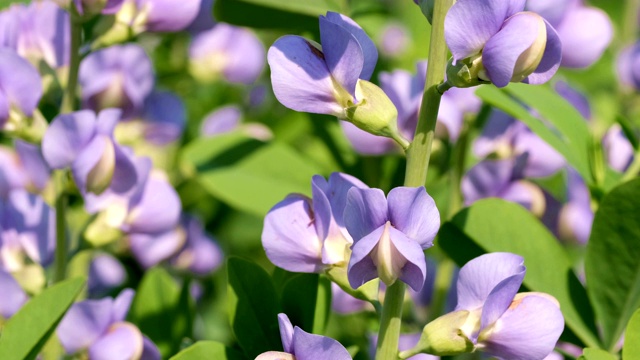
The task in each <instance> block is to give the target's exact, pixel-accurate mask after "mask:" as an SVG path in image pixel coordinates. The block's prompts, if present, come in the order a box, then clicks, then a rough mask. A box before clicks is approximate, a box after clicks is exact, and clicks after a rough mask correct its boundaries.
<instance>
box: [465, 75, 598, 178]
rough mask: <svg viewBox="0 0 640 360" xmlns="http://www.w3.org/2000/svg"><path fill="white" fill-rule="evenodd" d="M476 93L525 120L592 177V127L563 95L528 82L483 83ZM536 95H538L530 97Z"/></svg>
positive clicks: (570, 161) (586, 174)
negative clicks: (547, 122) (507, 83)
mask: <svg viewBox="0 0 640 360" xmlns="http://www.w3.org/2000/svg"><path fill="white" fill-rule="evenodd" d="M476 94H477V95H478V96H479V97H480V98H481V99H482V100H483V101H484V102H486V103H488V104H490V105H492V106H495V107H497V108H498V109H500V110H502V111H504V112H506V113H507V114H509V115H511V116H513V117H515V118H516V119H519V120H520V121H522V122H523V123H524V124H526V125H527V126H528V127H529V129H531V131H533V132H534V133H536V134H537V135H538V136H540V137H541V138H542V139H543V140H544V141H545V142H547V143H548V144H549V145H551V147H553V148H554V149H556V151H558V152H559V153H560V154H561V155H562V156H563V157H564V158H565V159H566V160H567V162H568V163H569V164H571V165H572V166H573V167H574V168H575V169H576V170H577V171H578V172H579V173H580V175H581V176H582V178H583V179H585V180H586V181H588V182H590V181H591V172H590V171H589V162H588V158H587V154H588V150H589V131H588V129H587V125H586V121H585V120H584V119H583V118H582V116H581V115H580V114H579V113H578V112H577V111H576V110H575V109H573V107H571V105H569V104H568V103H567V102H566V101H565V100H564V99H562V98H561V97H560V95H557V94H554V93H553V92H552V91H551V90H549V89H547V88H546V87H542V86H531V85H527V84H510V85H509V86H508V87H507V88H506V89H504V90H500V89H497V88H495V87H493V86H481V87H480V88H479V89H478V90H477V91H476ZM509 95H513V96H515V97H516V98H517V99H518V100H520V101H522V102H523V103H525V104H527V105H529V106H531V107H532V108H534V109H535V110H537V111H538V112H539V113H540V114H541V115H542V116H544V118H545V119H546V120H548V121H549V123H551V124H552V125H553V126H554V127H555V130H557V131H554V130H552V129H551V128H549V127H548V126H547V125H546V124H545V123H544V122H543V121H541V120H540V119H538V118H536V117H535V116H533V115H532V114H531V113H530V112H529V110H527V109H526V108H525V107H524V106H522V105H521V104H520V103H519V102H518V101H516V100H515V99H514V98H512V97H511V96H509ZM533 97H536V98H535V99H531V98H533Z"/></svg>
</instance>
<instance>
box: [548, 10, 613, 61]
mask: <svg viewBox="0 0 640 360" xmlns="http://www.w3.org/2000/svg"><path fill="white" fill-rule="evenodd" d="M556 30H557V31H558V36H559V37H560V39H561V40H562V63H561V65H562V66H565V67H569V68H586V67H588V66H591V65H592V64H593V63H595V62H596V61H597V60H598V59H600V57H601V56H602V53H603V52H604V50H605V49H606V48H607V47H608V46H609V44H610V43H611V40H612V39H613V25H612V24H611V20H610V19H609V16H608V15H607V14H606V13H605V12H604V11H602V10H600V9H598V8H595V7H590V6H575V7H574V8H572V9H571V10H570V11H568V12H567V14H566V16H565V17H564V19H563V20H562V22H561V23H560V24H559V25H558V26H557V27H556Z"/></svg>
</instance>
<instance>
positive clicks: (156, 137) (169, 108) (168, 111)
mask: <svg viewBox="0 0 640 360" xmlns="http://www.w3.org/2000/svg"><path fill="white" fill-rule="evenodd" d="M140 118H141V123H142V133H143V136H144V138H145V139H146V140H147V141H149V142H150V143H152V144H155V145H167V144H169V143H171V142H173V141H176V140H178V139H180V137H181V136H182V132H183V130H184V127H185V126H186V124H187V110H186V109H185V107H184V103H183V102H182V100H181V99H180V97H178V95H176V94H174V93H172V92H169V91H153V92H152V93H151V94H150V95H149V96H148V97H147V98H146V99H145V101H144V110H143V113H142V115H141V116H140Z"/></svg>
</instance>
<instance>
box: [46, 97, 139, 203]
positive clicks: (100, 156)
mask: <svg viewBox="0 0 640 360" xmlns="http://www.w3.org/2000/svg"><path fill="white" fill-rule="evenodd" d="M120 114H121V112H120V110H117V109H107V110H103V111H102V112H100V113H99V114H98V115H97V116H96V114H95V113H94V112H92V111H90V110H81V111H76V112H73V113H70V114H62V115H58V116H57V117H56V118H55V119H54V120H53V122H52V123H51V126H50V127H49V129H47V132H46V133H45V135H44V138H43V140H42V152H43V154H44V157H45V159H46V160H47V163H48V164H49V166H51V168H53V169H63V168H67V167H70V168H71V173H72V174H73V179H74V180H75V183H76V185H77V186H78V188H79V189H80V191H81V192H82V193H83V194H84V193H95V194H100V193H102V192H104V191H105V190H106V189H108V188H110V189H111V190H112V191H115V192H119V193H124V192H127V191H129V190H130V189H131V188H132V187H133V186H134V185H135V184H136V181H137V174H136V171H135V165H134V164H133V163H132V161H131V160H130V158H129V156H127V154H126V150H125V149H123V148H122V147H121V146H120V145H119V144H118V143H116V142H115V140H114V139H113V129H114V127H115V126H116V124H117V122H118V120H120Z"/></svg>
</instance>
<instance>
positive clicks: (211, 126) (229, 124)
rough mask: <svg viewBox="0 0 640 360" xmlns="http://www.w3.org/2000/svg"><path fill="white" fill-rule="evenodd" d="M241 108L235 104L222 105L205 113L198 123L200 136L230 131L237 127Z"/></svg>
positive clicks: (240, 117)
mask: <svg viewBox="0 0 640 360" xmlns="http://www.w3.org/2000/svg"><path fill="white" fill-rule="evenodd" d="M241 119H242V110H240V108H239V107H237V106H235V105H228V106H223V107H221V108H218V109H216V110H214V111H213V112H210V113H209V114H207V115H206V116H205V118H204V120H203V121H202V125H200V134H202V136H214V135H220V134H224V133H227V132H231V131H233V130H235V129H237V128H238V126H239V125H240V120H241Z"/></svg>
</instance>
